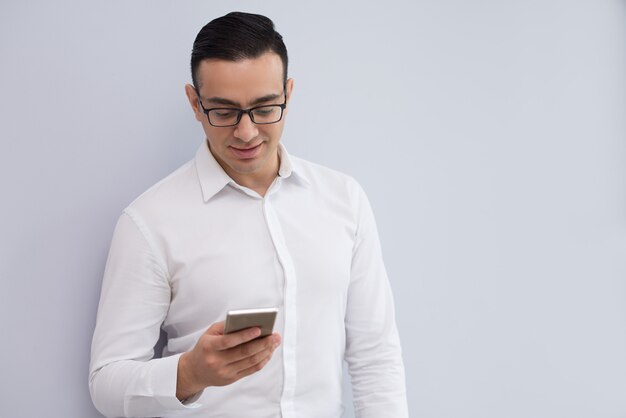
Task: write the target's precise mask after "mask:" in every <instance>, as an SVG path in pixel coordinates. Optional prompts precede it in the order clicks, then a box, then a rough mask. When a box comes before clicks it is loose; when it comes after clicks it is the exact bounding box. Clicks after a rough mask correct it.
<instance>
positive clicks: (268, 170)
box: [209, 147, 280, 197]
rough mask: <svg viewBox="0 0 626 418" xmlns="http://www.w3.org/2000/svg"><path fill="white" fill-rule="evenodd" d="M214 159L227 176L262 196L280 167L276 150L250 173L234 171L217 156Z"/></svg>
mask: <svg viewBox="0 0 626 418" xmlns="http://www.w3.org/2000/svg"><path fill="white" fill-rule="evenodd" d="M209 149H210V147H209ZM215 159H216V161H217V162H218V164H219V165H221V166H222V168H223V169H224V171H225V172H226V174H228V176H229V177H230V178H231V179H233V180H234V181H235V183H237V184H238V185H240V186H243V187H247V188H248V189H252V190H254V191H255V192H257V193H258V194H259V195H260V196H262V197H264V196H265V194H266V193H267V190H268V189H269V188H270V186H271V185H272V183H273V182H274V179H276V176H278V170H279V168H280V156H279V155H278V150H277V151H276V153H275V154H274V155H272V156H270V157H269V158H268V161H265V162H264V163H263V164H262V165H261V167H260V168H259V169H258V170H255V171H253V172H250V173H242V172H239V171H235V170H233V169H232V168H231V167H229V166H228V165H227V164H225V163H224V162H222V161H221V160H220V159H219V158H217V157H216V158H215Z"/></svg>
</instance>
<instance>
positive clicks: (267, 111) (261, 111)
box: [252, 105, 283, 123]
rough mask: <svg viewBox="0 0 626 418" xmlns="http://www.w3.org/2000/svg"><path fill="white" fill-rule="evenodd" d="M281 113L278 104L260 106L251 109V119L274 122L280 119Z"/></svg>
mask: <svg viewBox="0 0 626 418" xmlns="http://www.w3.org/2000/svg"><path fill="white" fill-rule="evenodd" d="M282 115H283V109H282V108H281V107H280V106H276V105H272V106H261V107H257V108H256V109H254V110H253V111H252V119H254V122H255V123H275V122H278V121H279V120H280V118H281V117H282Z"/></svg>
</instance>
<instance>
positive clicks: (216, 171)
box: [195, 139, 311, 202]
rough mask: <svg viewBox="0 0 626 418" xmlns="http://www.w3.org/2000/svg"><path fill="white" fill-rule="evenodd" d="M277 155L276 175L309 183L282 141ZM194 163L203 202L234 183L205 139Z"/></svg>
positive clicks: (305, 184)
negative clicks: (278, 158) (277, 167)
mask: <svg viewBox="0 0 626 418" xmlns="http://www.w3.org/2000/svg"><path fill="white" fill-rule="evenodd" d="M278 155H279V156H280V167H279V169H278V176H279V177H280V178H281V179H293V180H294V181H295V182H296V183H299V184H300V185H302V186H308V185H310V184H311V182H310V181H309V179H308V178H307V177H306V175H305V174H304V172H303V170H302V169H301V167H299V164H298V163H297V161H294V160H293V158H292V157H290V156H289V153H288V152H287V149H286V148H285V147H284V146H283V144H282V143H279V144H278ZM195 164H196V170H197V172H198V180H199V181H200V187H201V188H202V197H203V198H204V201H205V202H207V201H209V199H211V198H212V197H213V196H215V195H216V194H217V193H218V192H219V191H220V190H222V189H223V188H224V187H226V186H227V185H228V184H231V183H232V184H235V181H234V180H233V179H231V178H230V177H229V176H228V174H226V172H225V171H224V169H223V168H222V166H220V165H219V163H218V162H217V160H216V159H215V157H213V154H211V151H210V150H209V144H208V141H207V140H206V139H205V140H204V141H202V144H201V145H200V147H199V148H198V151H196V157H195Z"/></svg>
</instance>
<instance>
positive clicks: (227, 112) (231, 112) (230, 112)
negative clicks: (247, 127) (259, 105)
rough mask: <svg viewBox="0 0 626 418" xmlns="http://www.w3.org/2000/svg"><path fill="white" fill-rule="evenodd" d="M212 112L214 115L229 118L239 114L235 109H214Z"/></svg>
mask: <svg viewBox="0 0 626 418" xmlns="http://www.w3.org/2000/svg"><path fill="white" fill-rule="evenodd" d="M211 113H212V116H215V117H216V118H220V119H228V118H232V117H235V116H237V110H235V109H213V110H212V111H211Z"/></svg>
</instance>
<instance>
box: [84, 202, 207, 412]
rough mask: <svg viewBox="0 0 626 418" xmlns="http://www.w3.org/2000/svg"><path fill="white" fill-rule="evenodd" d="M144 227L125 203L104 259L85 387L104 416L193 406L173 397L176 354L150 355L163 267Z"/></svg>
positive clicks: (160, 311) (166, 297) (163, 299)
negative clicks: (87, 378) (125, 208)
mask: <svg viewBox="0 0 626 418" xmlns="http://www.w3.org/2000/svg"><path fill="white" fill-rule="evenodd" d="M151 243H152V239H151V237H150V235H149V232H148V230H147V229H146V228H145V226H143V224H142V223H141V222H140V219H139V218H138V216H137V215H136V214H134V212H132V211H131V210H130V209H127V210H126V211H125V212H124V213H123V214H122V216H121V217H120V218H119V220H118V223H117V225H116V227H115V232H114V234H113V240H112V243H111V248H110V250H109V257H108V259H107V263H106V267H105V272H104V278H103V282H102V291H101V294H100V304H99V306H98V317H97V321H96V328H95V331H94V336H93V341H92V347H91V364H90V367H89V390H90V393H91V398H92V400H93V403H94V405H95V407H96V408H97V409H98V411H100V412H101V413H102V414H103V415H105V416H107V417H131V416H132V417H147V416H161V415H165V414H172V413H175V412H176V411H185V410H187V409H189V408H196V407H198V406H199V405H198V404H195V403H194V401H196V400H197V398H198V397H199V394H197V395H195V396H194V397H193V398H191V399H188V400H186V401H185V404H183V403H181V402H180V401H179V400H178V399H177V398H176V377H177V371H178V360H179V358H180V354H178V355H174V356H170V357H166V358H159V359H153V357H154V346H155V344H156V342H157V341H158V339H159V333H160V328H161V324H162V322H163V320H164V319H165V316H166V314H167V312H168V309H169V303H170V296H171V295H170V291H171V289H170V285H169V280H168V275H167V268H166V267H165V263H164V261H163V260H162V259H160V258H159V257H158V256H157V255H156V252H155V250H154V249H155V248H154V246H153V245H151Z"/></svg>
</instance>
